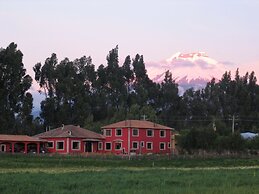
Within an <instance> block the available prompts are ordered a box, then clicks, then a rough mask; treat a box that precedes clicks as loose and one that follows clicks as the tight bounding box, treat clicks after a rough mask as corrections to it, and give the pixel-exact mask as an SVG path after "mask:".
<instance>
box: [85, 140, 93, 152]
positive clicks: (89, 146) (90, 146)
mask: <svg viewBox="0 0 259 194" xmlns="http://www.w3.org/2000/svg"><path fill="white" fill-rule="evenodd" d="M85 152H93V144H92V142H90V141H87V142H85Z"/></svg>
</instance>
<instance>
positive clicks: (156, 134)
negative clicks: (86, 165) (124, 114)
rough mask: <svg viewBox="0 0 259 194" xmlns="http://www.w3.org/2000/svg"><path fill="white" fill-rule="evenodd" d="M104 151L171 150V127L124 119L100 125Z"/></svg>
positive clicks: (167, 151)
mask: <svg viewBox="0 0 259 194" xmlns="http://www.w3.org/2000/svg"><path fill="white" fill-rule="evenodd" d="M102 130H103V135H104V136H105V141H104V145H101V144H103V143H102V142H100V143H99V147H103V150H104V152H105V153H107V152H108V153H109V152H111V153H115V154H121V153H125V154H127V153H129V152H130V153H136V154H147V153H159V154H165V153H170V152H171V137H172V128H170V127H166V126H163V125H160V124H157V123H153V122H150V121H143V120H125V121H120V122H117V123H113V124H110V125H106V126H104V127H102Z"/></svg>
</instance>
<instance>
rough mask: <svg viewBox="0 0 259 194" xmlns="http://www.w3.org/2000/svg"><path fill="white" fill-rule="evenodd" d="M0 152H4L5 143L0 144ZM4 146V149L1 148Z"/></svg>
mask: <svg viewBox="0 0 259 194" xmlns="http://www.w3.org/2000/svg"><path fill="white" fill-rule="evenodd" d="M0 147H1V148H0V152H6V145H5V144H0ZM3 148H4V151H2V149H3Z"/></svg>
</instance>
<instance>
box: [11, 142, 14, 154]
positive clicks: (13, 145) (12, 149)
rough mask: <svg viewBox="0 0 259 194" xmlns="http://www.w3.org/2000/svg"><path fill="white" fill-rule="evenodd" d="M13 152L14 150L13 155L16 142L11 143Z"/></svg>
mask: <svg viewBox="0 0 259 194" xmlns="http://www.w3.org/2000/svg"><path fill="white" fill-rule="evenodd" d="M11 144H12V145H11V150H12V153H14V145H15V142H11Z"/></svg>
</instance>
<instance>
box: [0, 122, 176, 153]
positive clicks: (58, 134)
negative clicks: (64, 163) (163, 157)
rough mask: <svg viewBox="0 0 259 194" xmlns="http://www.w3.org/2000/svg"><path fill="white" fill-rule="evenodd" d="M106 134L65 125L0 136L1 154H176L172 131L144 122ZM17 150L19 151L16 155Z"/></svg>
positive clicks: (119, 124) (112, 128)
mask: <svg viewBox="0 0 259 194" xmlns="http://www.w3.org/2000/svg"><path fill="white" fill-rule="evenodd" d="M101 130H102V133H103V134H99V133H95V132H93V131H90V130H87V129H84V128H81V127H79V126H74V125H63V126H61V127H59V128H56V129H52V130H47V131H46V132H44V133H40V134H38V135H35V136H34V137H29V136H22V135H0V152H12V153H14V152H23V153H28V152H31V150H32V151H33V153H40V152H41V150H45V149H46V151H47V152H48V153H59V154H83V153H104V154H105V153H110V154H167V153H171V152H173V151H174V150H175V138H174V137H175V131H174V130H173V128H170V127H167V126H163V125H160V124H157V123H154V122H150V121H144V120H124V121H120V122H117V123H113V124H110V125H106V126H103V127H102V128H101ZM17 150H18V151H17Z"/></svg>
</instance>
